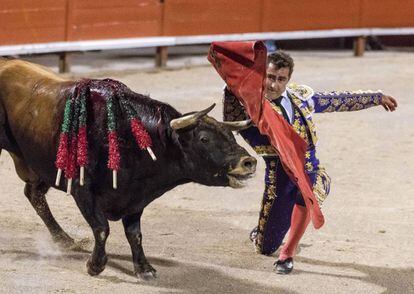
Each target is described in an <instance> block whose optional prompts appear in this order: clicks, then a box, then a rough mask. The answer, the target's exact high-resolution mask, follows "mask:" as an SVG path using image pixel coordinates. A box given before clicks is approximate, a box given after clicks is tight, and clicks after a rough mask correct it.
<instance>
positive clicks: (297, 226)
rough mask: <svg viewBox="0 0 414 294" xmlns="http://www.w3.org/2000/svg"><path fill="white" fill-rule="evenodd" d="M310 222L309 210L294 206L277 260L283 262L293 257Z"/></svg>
mask: <svg viewBox="0 0 414 294" xmlns="http://www.w3.org/2000/svg"><path fill="white" fill-rule="evenodd" d="M309 222H310V214H309V210H308V209H307V208H306V207H305V206H300V205H298V204H295V206H294V207H293V212H292V220H291V222H290V231H289V236H288V239H287V241H286V243H285V245H284V246H283V248H282V250H281V251H280V255H279V260H285V259H287V258H289V257H293V256H294V255H295V251H296V247H297V246H298V244H299V241H300V239H301V238H302V236H303V234H304V233H305V231H306V227H307V226H308V224H309Z"/></svg>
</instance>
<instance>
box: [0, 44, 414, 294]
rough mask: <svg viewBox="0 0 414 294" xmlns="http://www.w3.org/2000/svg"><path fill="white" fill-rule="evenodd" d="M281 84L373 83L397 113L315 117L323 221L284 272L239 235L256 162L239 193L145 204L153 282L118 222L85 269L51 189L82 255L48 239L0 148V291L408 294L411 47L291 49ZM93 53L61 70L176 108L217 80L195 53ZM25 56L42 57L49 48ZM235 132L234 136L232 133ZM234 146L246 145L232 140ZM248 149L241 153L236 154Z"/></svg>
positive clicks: (74, 220) (217, 85)
mask: <svg viewBox="0 0 414 294" xmlns="http://www.w3.org/2000/svg"><path fill="white" fill-rule="evenodd" d="M292 55H293V57H294V58H295V61H296V68H295V72H294V76H293V80H294V81H297V82H299V83H305V84H308V85H310V86H312V87H313V88H314V89H316V90H358V89H372V90H375V89H382V90H383V91H384V92H385V93H389V94H392V95H393V96H394V97H396V98H397V99H398V102H399V108H398V111H396V112H394V113H387V112H386V111H384V109H383V108H382V107H376V108H372V109H369V110H365V111H359V112H352V113H333V114H317V115H315V121H316V124H317V126H318V129H317V130H318V135H319V143H318V144H319V146H318V147H319V149H318V150H319V151H318V152H319V156H320V159H321V162H322V163H323V164H324V165H325V167H326V168H327V171H328V172H329V174H330V175H331V177H332V187H331V195H330V196H329V198H328V200H327V201H326V202H325V205H324V207H323V211H324V213H325V216H326V220H327V222H326V225H325V226H324V227H323V228H322V229H320V230H318V231H315V230H314V229H312V228H309V229H308V231H307V233H306V235H305V237H304V238H303V240H302V244H301V246H300V252H299V253H298V256H297V258H296V259H295V271H294V273H293V274H291V275H289V276H280V275H277V274H275V273H274V272H272V264H273V262H274V261H275V258H276V257H275V256H273V257H266V256H261V255H257V254H255V253H254V251H253V246H252V245H251V244H250V241H249V240H248V233H249V231H250V229H251V228H252V227H253V226H255V225H256V222H257V218H258V211H259V205H260V200H261V194H262V190H263V184H262V182H263V172H264V164H263V161H261V160H259V164H258V172H257V175H256V176H255V177H254V178H253V179H251V180H250V181H249V182H248V186H247V187H246V188H244V189H241V190H233V189H231V188H214V187H205V186H200V185H196V184H187V185H184V186H180V187H177V188H176V189H174V190H172V191H170V192H168V193H166V194H165V195H164V196H163V197H161V198H160V199H158V200H156V201H155V202H153V203H152V204H150V205H149V207H147V209H146V210H145V212H144V215H143V220H142V226H143V228H142V229H143V238H144V241H143V243H144V248H145V252H146V254H147V256H148V257H149V260H150V262H152V265H153V266H154V267H156V269H157V270H158V275H159V277H158V279H156V280H154V281H150V282H144V281H140V280H137V279H136V278H135V277H134V275H133V267H132V262H131V256H130V248H129V245H128V242H127V240H126V238H125V237H124V233H123V228H122V224H121V223H120V222H113V223H111V235H110V237H109V239H108V242H107V252H108V254H109V262H108V264H107V267H106V269H105V271H104V272H102V273H101V274H100V275H99V276H97V277H90V276H89V275H88V274H87V273H86V268H85V263H86V259H87V257H88V254H89V252H90V250H91V248H92V233H91V231H90V228H89V226H88V225H87V224H86V222H85V221H84V219H83V218H82V216H81V214H80V212H79V210H78V208H77V207H76V205H75V203H74V201H73V199H72V198H71V197H68V196H66V195H65V194H64V193H61V192H57V191H56V190H53V189H51V190H50V191H49V193H48V201H49V204H50V206H51V209H52V212H53V213H54V214H55V216H56V218H57V220H58V222H60V224H61V225H62V226H63V228H64V229H65V230H66V231H67V232H68V233H69V234H70V235H71V236H72V237H74V238H76V239H77V240H81V239H84V238H86V241H85V240H84V248H85V250H86V252H75V251H67V250H63V249H61V248H59V247H57V246H56V245H55V244H54V243H53V242H52V241H51V238H50V237H49V234H48V232H47V230H46V227H45V226H44V225H43V223H42V221H41V220H40V218H39V217H38V216H37V215H36V213H35V211H34V210H33V208H32V207H31V205H30V204H29V202H28V201H27V200H26V198H25V197H24V195H23V187H24V185H23V182H22V181H21V180H20V179H19V178H18V177H17V176H16V174H15V172H14V167H13V165H12V161H11V158H10V157H9V155H8V154H7V152H3V153H2V155H1V157H0V292H1V293H46V292H49V293H95V292H96V293H98V292H99V293H238V294H241V293H286V292H290V293H384V292H386V293H414V267H413V264H414V234H413V231H414V188H413V187H414V185H413V184H414V181H413V175H414V156H413V151H414V96H413V94H412V93H413V90H412V81H413V77H414V54H412V53H397V52H368V53H367V54H366V55H365V56H364V57H363V58H354V57H352V53H351V52H348V51H347V52H341V51H335V52H309V51H307V52H292ZM96 56H98V55H97V54H95V55H93V54H92V55H87V56H80V57H77V58H74V66H73V71H74V73H73V74H72V75H73V76H74V77H75V78H78V77H81V76H88V77H96V78H103V77H110V78H113V79H118V80H120V81H122V82H124V83H125V84H127V85H128V86H129V87H130V88H132V89H133V90H135V91H137V92H141V93H144V94H150V95H151V97H153V98H155V99H158V100H162V101H165V102H168V103H170V104H171V105H173V106H174V107H176V108H177V109H178V110H180V111H181V112H187V111H192V110H199V109H201V108H204V107H207V106H209V105H210V104H211V103H213V102H215V103H218V106H217V107H216V109H214V110H213V112H212V116H214V117H216V118H221V105H220V102H221V99H222V98H221V96H222V93H221V90H222V87H223V83H222V81H221V80H220V78H219V76H218V75H217V74H216V72H215V71H214V70H213V68H212V67H210V66H209V65H208V64H207V62H206V61H205V58H204V56H196V57H175V58H174V57H173V58H172V59H171V62H170V63H169V65H170V67H169V68H168V69H167V70H163V71H158V70H152V69H151V67H152V62H153V61H152V59H149V58H147V57H134V56H132V55H129V54H128V55H119V56H112V55H102V56H104V57H105V59H102V58H101V59H96ZM31 60H34V61H38V62H42V63H44V64H50V65H54V63H55V62H56V60H53V59H51V57H47V56H46V57H37V58H32V59H31ZM238 141H239V142H240V143H241V144H243V146H247V145H246V144H245V143H244V142H242V140H241V138H238ZM246 148H248V147H246ZM248 150H249V151H250V152H251V153H252V154H253V151H251V149H248Z"/></svg>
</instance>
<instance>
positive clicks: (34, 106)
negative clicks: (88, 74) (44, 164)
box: [0, 60, 72, 162]
mask: <svg viewBox="0 0 414 294" xmlns="http://www.w3.org/2000/svg"><path fill="white" fill-rule="evenodd" d="M71 83H72V82H71V81H68V80H65V79H62V78H61V77H59V76H57V75H56V74H54V73H53V72H51V71H49V70H48V69H46V68H43V67H41V66H39V65H35V64H32V63H29V62H24V61H21V60H9V61H4V60H3V61H1V62H0V100H1V105H2V107H3V108H4V109H3V111H4V112H5V116H6V121H5V122H4V123H5V124H7V127H8V128H9V130H10V132H9V136H11V137H12V138H10V139H11V140H12V141H14V142H15V143H16V145H17V148H18V149H19V150H20V151H21V153H22V155H23V157H24V158H25V159H27V160H34V161H36V162H38V161H45V160H47V161H49V160H53V158H54V156H55V154H52V153H53V151H54V149H55V147H56V146H55V145H56V137H57V136H58V133H59V129H60V123H59V122H60V121H61V117H62V113H63V109H64V95H63V94H62V93H63V92H62V91H64V89H65V88H67V87H69V86H70V84H71Z"/></svg>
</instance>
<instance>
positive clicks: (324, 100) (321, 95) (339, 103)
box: [310, 91, 397, 113]
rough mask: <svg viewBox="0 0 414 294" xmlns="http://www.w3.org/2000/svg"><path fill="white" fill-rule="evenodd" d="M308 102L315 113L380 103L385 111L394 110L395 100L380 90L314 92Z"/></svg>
mask: <svg viewBox="0 0 414 294" xmlns="http://www.w3.org/2000/svg"><path fill="white" fill-rule="evenodd" d="M310 103H312V104H313V106H314V110H315V112H316V113H322V112H334V111H355V110H362V109H367V108H370V107H373V106H377V105H382V106H383V107H384V108H385V109H386V110H387V111H388V110H390V111H394V110H395V108H396V107H397V101H396V100H395V99H394V98H393V97H391V96H388V95H384V94H383V93H382V92H380V91H356V92H348V91H344V92H336V91H335V92H315V93H314V95H313V96H312V100H311V101H310Z"/></svg>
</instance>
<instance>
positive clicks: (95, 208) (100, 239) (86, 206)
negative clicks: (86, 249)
mask: <svg viewBox="0 0 414 294" xmlns="http://www.w3.org/2000/svg"><path fill="white" fill-rule="evenodd" d="M80 190H84V191H82V192H81V193H79V194H78V193H75V195H74V198H75V201H76V204H77V206H78V207H79V209H80V211H81V213H82V215H83V217H84V218H85V220H86V221H87V222H88V224H89V225H90V226H91V228H92V232H93V236H94V238H95V246H94V248H93V251H92V254H91V256H90V257H89V259H88V261H87V263H86V267H87V269H88V273H89V274H90V275H91V276H96V275H98V274H100V273H101V272H102V271H103V270H104V269H105V265H106V262H107V261H108V257H107V255H106V252H105V244H106V239H107V238H108V236H109V224H108V220H107V218H106V217H105V215H104V213H103V211H102V209H101V208H100V206H99V204H98V203H97V202H96V201H95V199H94V195H93V194H92V193H90V192H85V190H86V189H80Z"/></svg>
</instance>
